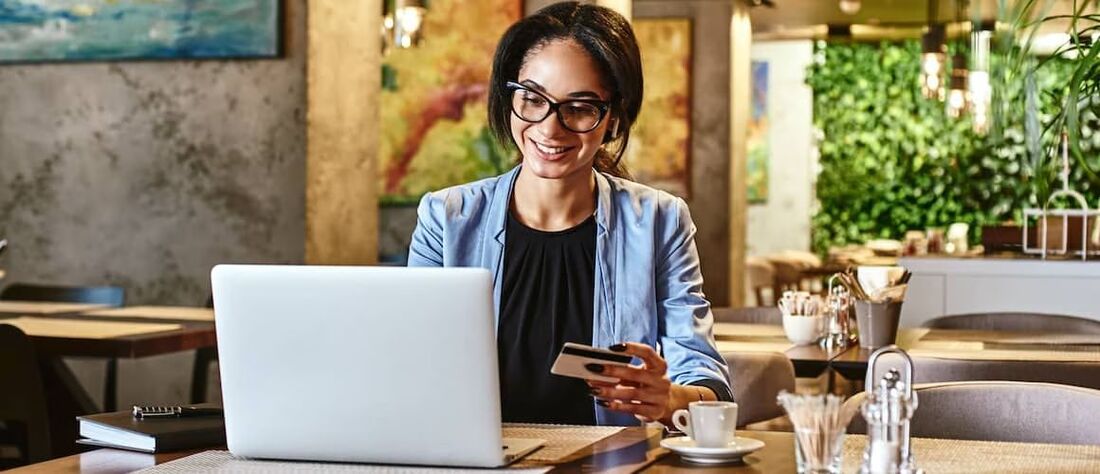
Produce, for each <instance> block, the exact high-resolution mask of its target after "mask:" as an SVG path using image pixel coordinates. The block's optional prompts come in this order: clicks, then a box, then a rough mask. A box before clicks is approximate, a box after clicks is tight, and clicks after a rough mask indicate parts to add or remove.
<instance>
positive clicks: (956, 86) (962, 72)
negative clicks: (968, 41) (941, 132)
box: [947, 52, 970, 118]
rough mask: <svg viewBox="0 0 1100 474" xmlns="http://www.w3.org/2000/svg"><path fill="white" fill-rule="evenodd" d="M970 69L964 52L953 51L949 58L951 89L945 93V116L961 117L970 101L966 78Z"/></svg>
mask: <svg viewBox="0 0 1100 474" xmlns="http://www.w3.org/2000/svg"><path fill="white" fill-rule="evenodd" d="M969 75H970V71H969V69H968V68H967V64H966V53H962V52H959V53H955V56H953V57H952V58H951V90H950V91H949V92H948V93H947V116H948V117H952V118H959V117H962V115H963V113H965V112H966V110H967V107H968V106H969V102H970V97H969V95H970V91H969V89H968V88H967V85H966V83H967V78H968V76H969Z"/></svg>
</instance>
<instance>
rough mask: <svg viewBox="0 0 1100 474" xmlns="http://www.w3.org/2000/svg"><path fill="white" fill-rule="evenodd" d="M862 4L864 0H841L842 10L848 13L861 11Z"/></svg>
mask: <svg viewBox="0 0 1100 474" xmlns="http://www.w3.org/2000/svg"><path fill="white" fill-rule="evenodd" d="M862 6H863V2H861V1H860V0H840V11H842V12H844V13H845V14H847V15H855V14H856V13H859V8H860V7H862Z"/></svg>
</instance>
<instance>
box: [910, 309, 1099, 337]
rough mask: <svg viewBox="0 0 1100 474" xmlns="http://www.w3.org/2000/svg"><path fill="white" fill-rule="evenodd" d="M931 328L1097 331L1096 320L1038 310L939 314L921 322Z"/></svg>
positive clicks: (1094, 332) (1083, 332)
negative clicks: (1029, 311)
mask: <svg viewBox="0 0 1100 474" xmlns="http://www.w3.org/2000/svg"><path fill="white" fill-rule="evenodd" d="M924 327H926V328H933V329H973V330H979V331H1048V332H1060V333H1068V334H1100V321H1096V320H1092V319H1086V318H1079V317H1076V316H1063V315H1058V314H1042V313H970V314H956V315H950V316H940V317H938V318H935V319H931V320H928V321H925V323H924Z"/></svg>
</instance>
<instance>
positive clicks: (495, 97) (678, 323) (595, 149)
mask: <svg viewBox="0 0 1100 474" xmlns="http://www.w3.org/2000/svg"><path fill="white" fill-rule="evenodd" d="M642 83H643V81H642V67H641V58H640V56H639V53H638V45H637V42H636V40H635V36H634V32H633V31H632V29H631V27H630V23H629V22H628V21H627V20H626V19H625V18H623V17H622V16H620V15H619V14H618V13H615V12H614V11H612V10H610V9H607V8H603V7H598V6H591V5H581V4H579V3H577V2H564V3H558V4H555V5H551V6H549V7H546V8H544V9H542V10H540V11H539V12H537V13H535V14H534V15H532V16H530V17H527V18H525V19H523V20H520V21H519V22H518V23H516V24H514V25H512V26H511V28H509V29H508V31H507V32H505V34H504V37H503V38H501V40H500V43H499V45H498V46H497V51H496V55H495V56H494V60H493V72H492V79H491V81H490V85H489V87H490V90H489V122H490V125H491V127H492V129H493V132H494V134H495V135H496V137H497V139H498V140H499V141H500V142H501V143H502V144H503V145H505V146H513V147H515V149H516V150H517V151H518V160H519V165H518V166H517V167H515V168H514V169H512V170H511V171H509V172H507V173H505V174H503V175H501V176H498V177H495V178H489V179H485V180H481V181H477V182H474V183H470V184H466V185H462V186H456V187H452V188H447V189H444V190H441V191H437V192H434V193H428V194H427V195H425V196H424V198H423V199H422V200H421V202H420V208H419V209H418V217H419V220H418V222H417V227H416V230H415V231H414V232H413V236H412V245H411V247H410V249H409V265H410V266H460V267H484V268H487V269H489V270H490V272H492V274H493V275H494V293H493V298H494V303H495V309H496V312H497V354H498V359H499V363H500V382H501V383H500V390H501V401H502V410H503V418H504V420H505V421H512V422H541V423H571V424H602V425H626V424H636V423H637V419H638V418H640V419H643V420H661V421H662V422H665V423H669V422H670V416H671V414H672V413H673V412H674V411H676V410H677V409H681V408H686V407H687V404H688V403H690V402H693V401H699V400H715V399H721V400H731V399H732V394H731V391H730V387H729V382H728V372H727V368H726V365H725V363H724V361H723V359H722V357H721V356H720V355H719V354H718V351H717V350H716V348H715V344H714V338H713V335H712V333H711V323H712V319H713V318H712V316H711V313H710V304H709V303H708V302H707V300H706V299H705V298H704V296H703V292H702V284H703V279H702V275H701V273H700V269H699V256H698V253H697V252H696V248H695V240H694V238H695V226H694V224H692V221H691V216H690V215H689V214H688V210H687V205H686V204H685V203H684V201H683V200H681V199H679V198H676V197H674V196H672V195H670V194H668V193H665V192H662V191H658V190H656V189H653V188H650V187H647V186H643V185H641V184H638V183H635V182H632V181H630V180H629V179H627V178H626V176H627V174H626V171H625V169H623V167H622V166H621V164H620V159H621V157H622V155H623V150H624V149H625V148H626V146H627V143H628V141H629V138H630V129H631V126H632V125H633V124H634V122H635V120H636V119H637V117H638V113H639V112H640V109H641V102H642ZM570 342H572V343H580V344H585V345H589V344H590V345H593V346H596V347H609V348H610V349H611V350H612V351H616V352H621V353H623V354H625V355H629V356H632V357H634V358H635V359H636V360H639V361H641V364H640V365H636V366H629V367H612V366H608V365H601V364H589V366H586V367H587V370H588V371H590V372H591V374H592V376H593V378H591V379H588V380H583V381H582V380H580V379H573V378H566V377H561V376H556V375H552V374H551V373H550V368H551V366H552V365H553V362H554V357H555V356H556V355H557V354H558V353H559V352H560V351H561V349H562V347H563V346H564V345H565V344H566V343H570ZM656 347H660V352H658V350H657V349H655V348H656ZM607 377H610V378H611V379H612V380H614V379H617V380H618V382H614V383H607V382H603V381H598V380H596V379H597V378H598V379H600V380H606V378H607Z"/></svg>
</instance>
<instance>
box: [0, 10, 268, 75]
mask: <svg viewBox="0 0 1100 474" xmlns="http://www.w3.org/2000/svg"><path fill="white" fill-rule="evenodd" d="M280 1H281V0H0V62H31V61H66V60H73V61H86V60H108V59H180V58H187V59H191V58H243V57H272V56H277V55H278V54H279V27H280V24H279V23H280V17H279V4H280Z"/></svg>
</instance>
